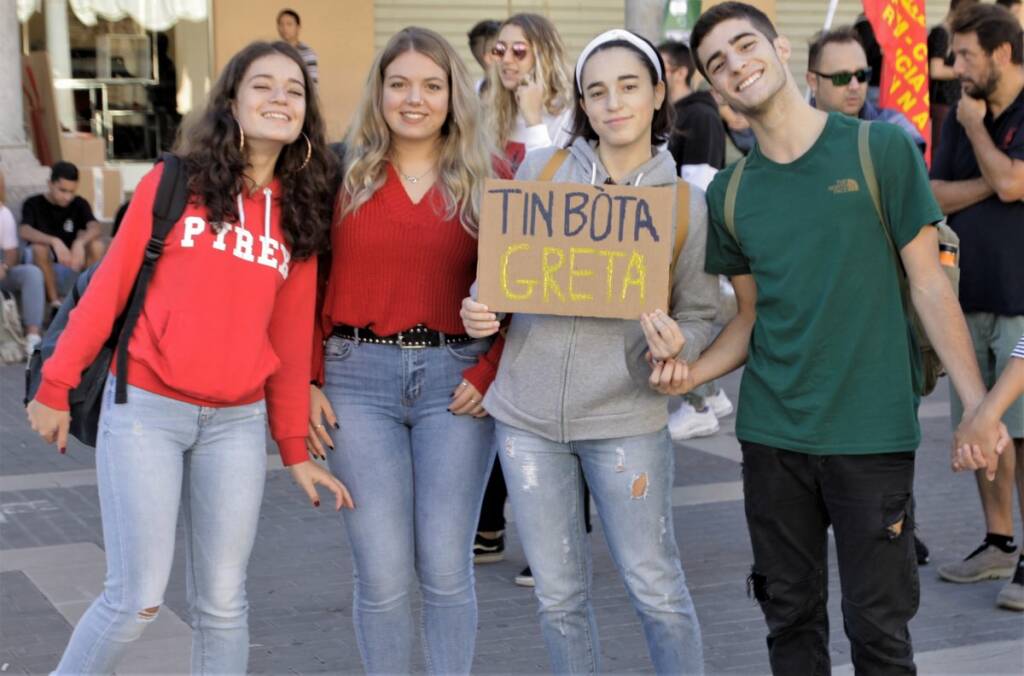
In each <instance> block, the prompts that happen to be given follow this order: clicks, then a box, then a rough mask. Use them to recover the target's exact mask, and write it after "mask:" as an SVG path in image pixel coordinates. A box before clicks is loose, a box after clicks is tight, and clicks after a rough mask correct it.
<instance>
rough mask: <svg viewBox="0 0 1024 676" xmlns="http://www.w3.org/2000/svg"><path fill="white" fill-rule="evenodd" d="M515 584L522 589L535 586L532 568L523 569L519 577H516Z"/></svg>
mask: <svg viewBox="0 0 1024 676" xmlns="http://www.w3.org/2000/svg"><path fill="white" fill-rule="evenodd" d="M515 583H516V584H517V585H519V586H520V587H532V586H534V585H533V573H532V572H530V567H529V566H527V567H526V568H523V569H522V570H521V571H520V572H519V574H518V575H516V577H515Z"/></svg>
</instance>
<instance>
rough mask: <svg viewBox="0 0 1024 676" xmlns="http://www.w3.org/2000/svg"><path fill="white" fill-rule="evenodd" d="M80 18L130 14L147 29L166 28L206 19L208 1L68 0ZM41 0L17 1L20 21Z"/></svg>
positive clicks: (90, 19)
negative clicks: (181, 22) (179, 23)
mask: <svg viewBox="0 0 1024 676" xmlns="http://www.w3.org/2000/svg"><path fill="white" fill-rule="evenodd" d="M69 2H70V4H71V9H72V11H74V13H75V16H76V17H78V20H79V21H81V22H82V23H84V24H85V25H86V26H95V25H96V21H97V20H98V19H106V20H108V21H120V20H121V19H123V18H125V17H128V16H130V17H131V18H132V19H134V20H135V22H136V23H138V24H139V25H141V26H142V27H143V28H145V29H146V30H150V31H165V30H167V29H168V28H170V27H171V26H173V25H174V24H176V23H177V22H179V21H204V20H205V19H206V17H207V11H206V10H207V3H206V0H69ZM41 4H42V0H18V20H19V21H22V22H24V21H28V19H29V17H31V16H32V15H33V14H34V13H35V12H38V11H39V7H40V5H41Z"/></svg>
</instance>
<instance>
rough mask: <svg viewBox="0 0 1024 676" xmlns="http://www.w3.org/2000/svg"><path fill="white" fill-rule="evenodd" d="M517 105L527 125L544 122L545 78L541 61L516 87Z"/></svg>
mask: <svg viewBox="0 0 1024 676" xmlns="http://www.w3.org/2000/svg"><path fill="white" fill-rule="evenodd" d="M516 105H517V106H518V107H519V112H520V114H521V115H522V116H523V121H524V122H526V126H528V127H532V126H534V125H538V124H542V123H543V122H544V79H543V77H542V74H541V73H540V63H539V62H538V64H537V66H536V67H535V68H534V72H533V73H532V74H531V75H529V76H528V77H526V78H524V79H523V81H522V82H520V83H519V86H518V87H516Z"/></svg>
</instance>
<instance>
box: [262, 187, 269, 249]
mask: <svg viewBox="0 0 1024 676" xmlns="http://www.w3.org/2000/svg"><path fill="white" fill-rule="evenodd" d="M263 236H264V237H266V238H267V240H268V241H269V240H270V188H264V189H263Z"/></svg>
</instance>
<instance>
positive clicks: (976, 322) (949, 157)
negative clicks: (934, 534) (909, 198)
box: [931, 4, 1024, 610]
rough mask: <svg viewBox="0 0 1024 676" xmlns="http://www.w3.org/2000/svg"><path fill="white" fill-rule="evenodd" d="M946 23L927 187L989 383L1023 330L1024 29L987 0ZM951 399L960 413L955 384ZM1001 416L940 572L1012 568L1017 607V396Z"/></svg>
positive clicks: (1023, 405)
mask: <svg viewBox="0 0 1024 676" xmlns="http://www.w3.org/2000/svg"><path fill="white" fill-rule="evenodd" d="M951 28H952V34H953V39H952V45H953V55H954V58H955V61H954V64H953V69H954V70H955V72H956V76H957V78H958V79H959V81H960V84H961V87H962V90H963V95H962V96H961V97H960V100H959V101H958V102H957V104H956V107H955V108H954V109H953V110H951V111H950V113H949V115H948V116H947V117H946V122H945V124H944V125H943V128H942V141H941V142H940V143H939V148H938V152H937V153H936V156H935V158H934V163H933V164H932V176H931V178H932V190H933V191H934V192H935V197H936V199H937V200H938V202H939V205H940V206H941V207H942V210H943V211H944V212H945V213H946V214H948V216H949V225H950V226H951V227H952V228H953V229H954V230H956V232H957V234H958V235H959V236H960V254H961V258H960V268H961V275H962V276H961V279H960V304H961V305H962V307H963V310H964V314H965V315H966V317H967V324H968V326H969V327H970V329H971V334H972V336H971V337H972V338H973V341H974V349H975V352H976V353H977V358H978V363H979V365H980V366H981V371H982V376H983V377H984V378H985V379H986V380H987V383H986V384H987V385H988V386H989V387H991V386H992V385H993V383H994V382H995V380H996V378H997V377H998V376H999V373H1000V372H1001V371H1002V370H1003V369H1004V368H1005V367H1006V365H1007V364H1008V362H1009V360H1010V359H1011V355H1012V353H1013V348H1014V344H1015V342H1016V341H1017V339H1018V338H1019V337H1020V335H1021V334H1022V333H1024V201H1022V200H1024V32H1022V30H1021V26H1020V24H1019V23H1018V22H1017V20H1016V19H1015V18H1014V17H1013V16H1012V15H1011V14H1010V13H1009V12H1007V11H1006V10H1005V9H1003V8H1002V7H999V6H997V5H989V4H978V5H973V6H971V7H968V8H966V9H962V10H960V11H959V12H958V13H957V14H956V15H955V16H954V17H953V20H952V24H951ZM952 403H953V417H954V420H959V419H960V410H959V404H960V402H959V400H958V399H957V398H956V396H955V393H954V395H953V396H952ZM1003 422H1004V423H1005V424H1006V427H1007V430H1008V431H1009V433H1010V436H1011V437H1013V439H1014V443H1013V446H1014V447H1013V448H1009V449H1006V450H1005V451H1004V452H1003V455H1002V457H1001V458H1000V461H999V467H998V470H997V474H996V478H995V481H993V482H989V481H987V480H986V479H985V477H984V476H983V475H982V474H980V473H979V474H977V482H978V489H979V492H980V493H981V503H982V507H983V509H984V512H985V522H986V527H987V533H986V536H985V540H984V541H983V542H982V543H981V546H980V547H978V549H976V550H975V551H974V552H972V553H971V554H970V555H969V556H968V557H967V558H966V559H965V560H963V561H960V562H957V563H953V564H949V565H945V566H941V567H940V568H939V575H940V576H942V578H943V579H945V580H948V581H950V582H976V581H978V580H985V579H992V578H999V577H1010V576H1011V575H1012V576H1013V577H1012V579H1011V581H1010V584H1008V585H1007V586H1006V587H1005V588H1004V589H1003V590H1002V591H1001V592H1000V593H999V597H998V599H997V603H998V604H999V605H1000V606H1003V607H1006V608H1011V609H1014V610H1024V557H1018V555H1017V554H1018V548H1017V547H1016V546H1015V545H1014V542H1013V534H1014V526H1013V485H1014V478H1015V477H1014V465H1016V483H1017V490H1018V498H1024V398H1022V399H1018V400H1017V401H1016V402H1014V403H1013V404H1012V405H1011V406H1010V407H1009V409H1008V410H1007V412H1006V414H1005V415H1004V416H1003ZM1021 507H1022V509H1024V500H1022V501H1021Z"/></svg>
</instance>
